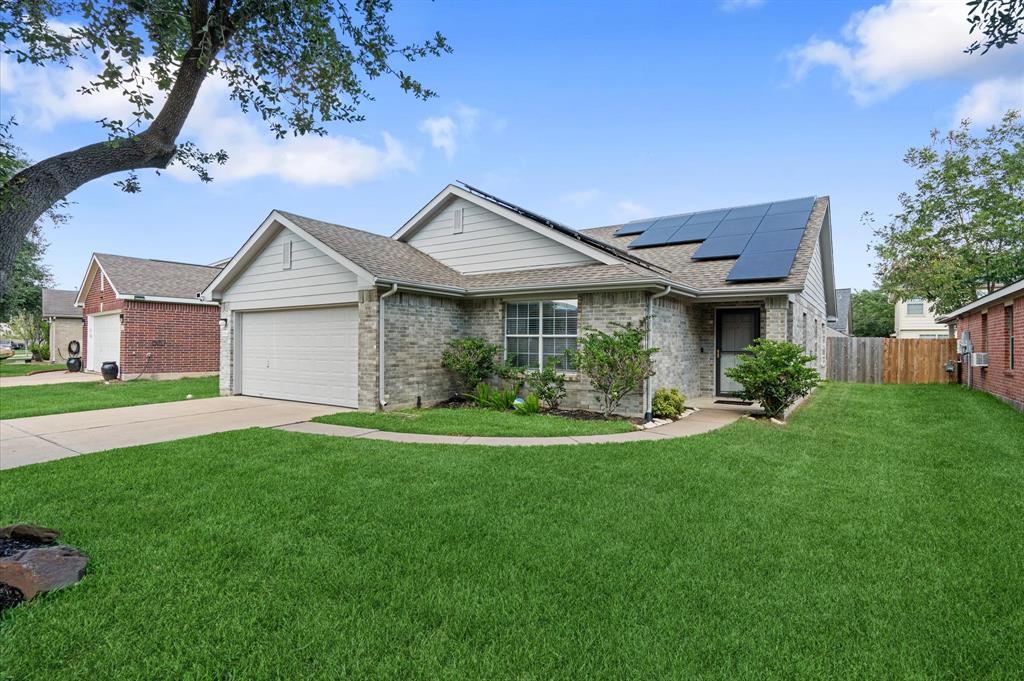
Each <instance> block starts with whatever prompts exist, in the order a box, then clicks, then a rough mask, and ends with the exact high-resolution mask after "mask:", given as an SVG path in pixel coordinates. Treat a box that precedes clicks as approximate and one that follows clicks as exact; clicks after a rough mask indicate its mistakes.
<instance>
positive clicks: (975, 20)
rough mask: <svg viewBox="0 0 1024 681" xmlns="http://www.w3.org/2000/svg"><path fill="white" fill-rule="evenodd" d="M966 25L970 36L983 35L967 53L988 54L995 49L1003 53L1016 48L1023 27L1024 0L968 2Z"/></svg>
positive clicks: (969, 0)
mask: <svg viewBox="0 0 1024 681" xmlns="http://www.w3.org/2000/svg"><path fill="white" fill-rule="evenodd" d="M967 7H968V10H967V23H969V24H970V25H971V30H970V33H971V35H974V33H975V32H976V31H980V32H981V34H982V36H984V37H983V38H982V39H981V40H975V41H974V42H973V43H971V44H970V45H969V46H968V47H967V49H966V50H964V52H967V53H973V52H977V51H978V50H981V53H982V54H985V53H986V52H988V51H989V50H991V49H992V48H993V47H994V48H996V49H1002V48H1003V47H1005V46H1007V45H1016V44H1017V41H1018V40H1019V39H1020V32H1021V28H1022V27H1024V0H968V2H967Z"/></svg>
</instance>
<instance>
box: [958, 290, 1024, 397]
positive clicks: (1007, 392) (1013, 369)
mask: <svg viewBox="0 0 1024 681" xmlns="http://www.w3.org/2000/svg"><path fill="white" fill-rule="evenodd" d="M939 321H941V322H942V323H944V324H949V326H950V327H952V330H953V332H954V333H955V335H956V339H957V346H958V348H959V351H960V352H961V377H960V380H961V382H962V383H964V384H966V385H968V386H970V387H971V388H977V389H979V390H984V391H985V392H989V393H992V394H993V395H995V396H996V397H998V398H999V399H1001V400H1002V401H1004V402H1006V403H1007V404H1009V405H1010V406H1012V407H1014V408H1015V409H1018V410H1020V411H1024V279H1022V280H1021V281H1018V282H1016V283H1014V284H1011V285H1009V286H1006V287H1004V288H1001V289H999V290H998V291H995V292H993V293H989V294H988V295H986V296H982V297H981V298H978V299H977V300H975V301H974V302H973V303H970V304H969V305H964V306H963V307H961V308H960V309H958V310H954V311H953V312H950V313H949V314H947V315H942V316H940V317H939ZM975 353H984V354H985V357H979V356H977V355H976V354H975ZM972 357H973V358H974V359H975V361H972ZM977 360H985V361H987V366H981V365H980V363H979V362H978V361H977Z"/></svg>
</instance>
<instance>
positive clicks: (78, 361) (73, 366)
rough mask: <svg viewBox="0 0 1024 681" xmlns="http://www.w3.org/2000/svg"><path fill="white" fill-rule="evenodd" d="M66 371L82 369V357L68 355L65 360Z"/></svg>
mask: <svg viewBox="0 0 1024 681" xmlns="http://www.w3.org/2000/svg"><path fill="white" fill-rule="evenodd" d="M67 366H68V371H71V372H76V371H81V370H82V358H81V357H68V361H67Z"/></svg>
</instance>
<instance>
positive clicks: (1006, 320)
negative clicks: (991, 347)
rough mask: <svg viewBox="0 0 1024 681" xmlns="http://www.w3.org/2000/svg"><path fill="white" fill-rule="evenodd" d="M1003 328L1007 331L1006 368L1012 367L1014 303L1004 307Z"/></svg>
mask: <svg viewBox="0 0 1024 681" xmlns="http://www.w3.org/2000/svg"><path fill="white" fill-rule="evenodd" d="M1003 329H1004V330H1005V331H1006V368H1008V369H1012V368H1013V365H1014V356H1013V305H1007V306H1006V307H1004V308H1003Z"/></svg>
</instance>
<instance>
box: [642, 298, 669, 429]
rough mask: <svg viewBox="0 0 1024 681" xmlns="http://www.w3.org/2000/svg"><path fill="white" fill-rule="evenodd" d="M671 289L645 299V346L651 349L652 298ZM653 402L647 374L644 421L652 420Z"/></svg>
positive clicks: (652, 327)
mask: <svg viewBox="0 0 1024 681" xmlns="http://www.w3.org/2000/svg"><path fill="white" fill-rule="evenodd" d="M671 290H672V287H671V286H666V287H665V290H664V291H662V292H661V293H655V294H654V295H652V296H651V297H649V298H648V299H647V341H646V348H647V349H648V350H650V349H651V336H652V335H653V334H654V299H655V298H661V297H662V296H667V295H668V294H669V292H670V291H671ZM653 402H654V394H653V391H652V390H651V377H650V376H648V377H647V380H645V381H644V422H645V423H650V422H651V421H653V420H654V413H653V408H652V406H651V405H652V403H653Z"/></svg>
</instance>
